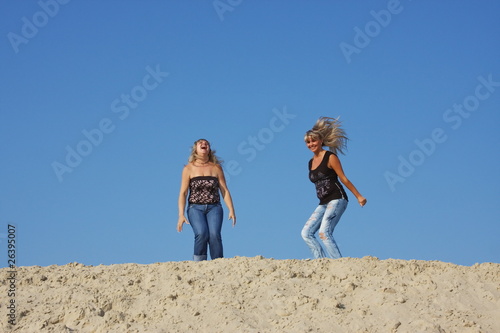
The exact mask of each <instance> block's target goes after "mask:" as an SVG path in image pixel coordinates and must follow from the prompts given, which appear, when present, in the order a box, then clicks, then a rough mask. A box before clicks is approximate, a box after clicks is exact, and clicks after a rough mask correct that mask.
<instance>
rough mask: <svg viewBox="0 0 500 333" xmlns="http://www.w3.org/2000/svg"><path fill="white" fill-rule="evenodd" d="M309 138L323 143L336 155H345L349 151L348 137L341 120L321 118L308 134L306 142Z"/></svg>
mask: <svg viewBox="0 0 500 333" xmlns="http://www.w3.org/2000/svg"><path fill="white" fill-rule="evenodd" d="M307 138H313V139H315V140H321V141H323V146H326V147H328V149H329V150H330V151H331V152H333V153H335V154H338V153H341V154H345V153H344V150H347V141H348V140H349V139H348V138H347V135H346V133H345V131H344V130H343V129H342V127H341V122H340V121H339V118H330V117H321V118H319V119H318V120H317V121H316V124H314V126H313V128H312V129H310V130H309V131H307V132H306V135H305V136H304V141H307Z"/></svg>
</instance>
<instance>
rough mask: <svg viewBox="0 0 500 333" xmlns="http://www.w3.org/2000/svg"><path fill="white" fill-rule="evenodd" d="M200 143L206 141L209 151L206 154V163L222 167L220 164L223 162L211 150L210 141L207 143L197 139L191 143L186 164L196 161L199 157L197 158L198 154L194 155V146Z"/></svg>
mask: <svg viewBox="0 0 500 333" xmlns="http://www.w3.org/2000/svg"><path fill="white" fill-rule="evenodd" d="M200 141H206V142H207V143H208V146H209V148H210V151H209V153H208V161H209V162H212V163H214V164H217V165H222V163H223V162H224V161H223V160H221V159H220V158H219V157H217V155H215V150H213V149H212V145H211V144H210V141H208V140H206V139H198V140H196V141H195V142H194V143H193V146H192V147H191V154H190V155H189V158H188V162H189V163H192V162H194V161H196V160H197V159H198V157H199V156H198V154H196V145H197V144H198V142H200Z"/></svg>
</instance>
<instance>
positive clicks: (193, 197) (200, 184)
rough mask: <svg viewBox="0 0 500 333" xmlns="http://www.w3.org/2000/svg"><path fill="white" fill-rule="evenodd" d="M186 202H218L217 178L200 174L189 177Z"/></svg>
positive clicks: (204, 203) (202, 203)
mask: <svg viewBox="0 0 500 333" xmlns="http://www.w3.org/2000/svg"><path fill="white" fill-rule="evenodd" d="M188 202H189V203H191V204H198V205H211V204H216V203H219V202H220V196H219V180H218V179H217V177H211V176H200V177H193V178H191V179H190V180H189V198H188Z"/></svg>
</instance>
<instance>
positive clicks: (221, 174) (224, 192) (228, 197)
mask: <svg viewBox="0 0 500 333" xmlns="http://www.w3.org/2000/svg"><path fill="white" fill-rule="evenodd" d="M217 178H218V179H219V188H220V192H221V194H222V197H223V198H224V202H225V203H226V206H227V208H228V209H229V220H233V227H234V226H235V224H236V214H235V213H234V206H233V199H232V198H231V193H229V189H228V188H227V185H226V177H224V171H223V170H222V167H221V166H217Z"/></svg>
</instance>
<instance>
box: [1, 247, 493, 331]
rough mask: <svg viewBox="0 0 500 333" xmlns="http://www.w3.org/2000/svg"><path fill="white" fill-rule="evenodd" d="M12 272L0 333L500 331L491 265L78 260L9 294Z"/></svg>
mask: <svg viewBox="0 0 500 333" xmlns="http://www.w3.org/2000/svg"><path fill="white" fill-rule="evenodd" d="M9 271H10V269H8V268H2V269H1V270H0V273H1V276H2V280H1V281H2V282H1V285H0V295H1V298H0V300H1V303H0V311H1V313H2V316H1V322H0V330H1V331H2V332H9V331H12V332H23V333H24V332H28V333H31V332H120V333H122V332H232V333H233V332H412V333H413V332H492V333H495V332H500V264H493V263H483V264H476V265H474V266H472V267H465V266H457V265H453V264H449V263H443V262H436V261H433V262H428V261H415V260H411V261H405V260H392V259H390V260H378V259H377V258H373V257H365V258H361V259H355V258H342V259H338V260H330V259H322V260H274V259H265V258H263V257H260V256H259V257H254V258H245V257H236V258H230V259H217V260H214V261H206V262H166V263H156V264H150V265H137V264H119V265H110V266H103V265H100V266H85V265H82V264H79V263H71V264H68V265H64V266H55V265H54V266H48V267H39V266H32V267H18V268H17V269H16V277H17V280H16V282H15V297H7V295H8V293H9V288H11V287H13V286H12V285H11V284H10V283H9V279H8V278H6V277H9V274H11V273H9ZM10 281H11V282H12V280H10ZM11 299H14V302H15V306H16V308H15V313H14V315H15V320H16V324H15V325H10V324H9V323H8V320H7V319H8V318H9V316H8V314H9V311H10V310H9V304H10V303H9V302H10V300H11ZM11 308H12V306H11ZM11 312H12V311H11ZM6 318H7V319H6Z"/></svg>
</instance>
